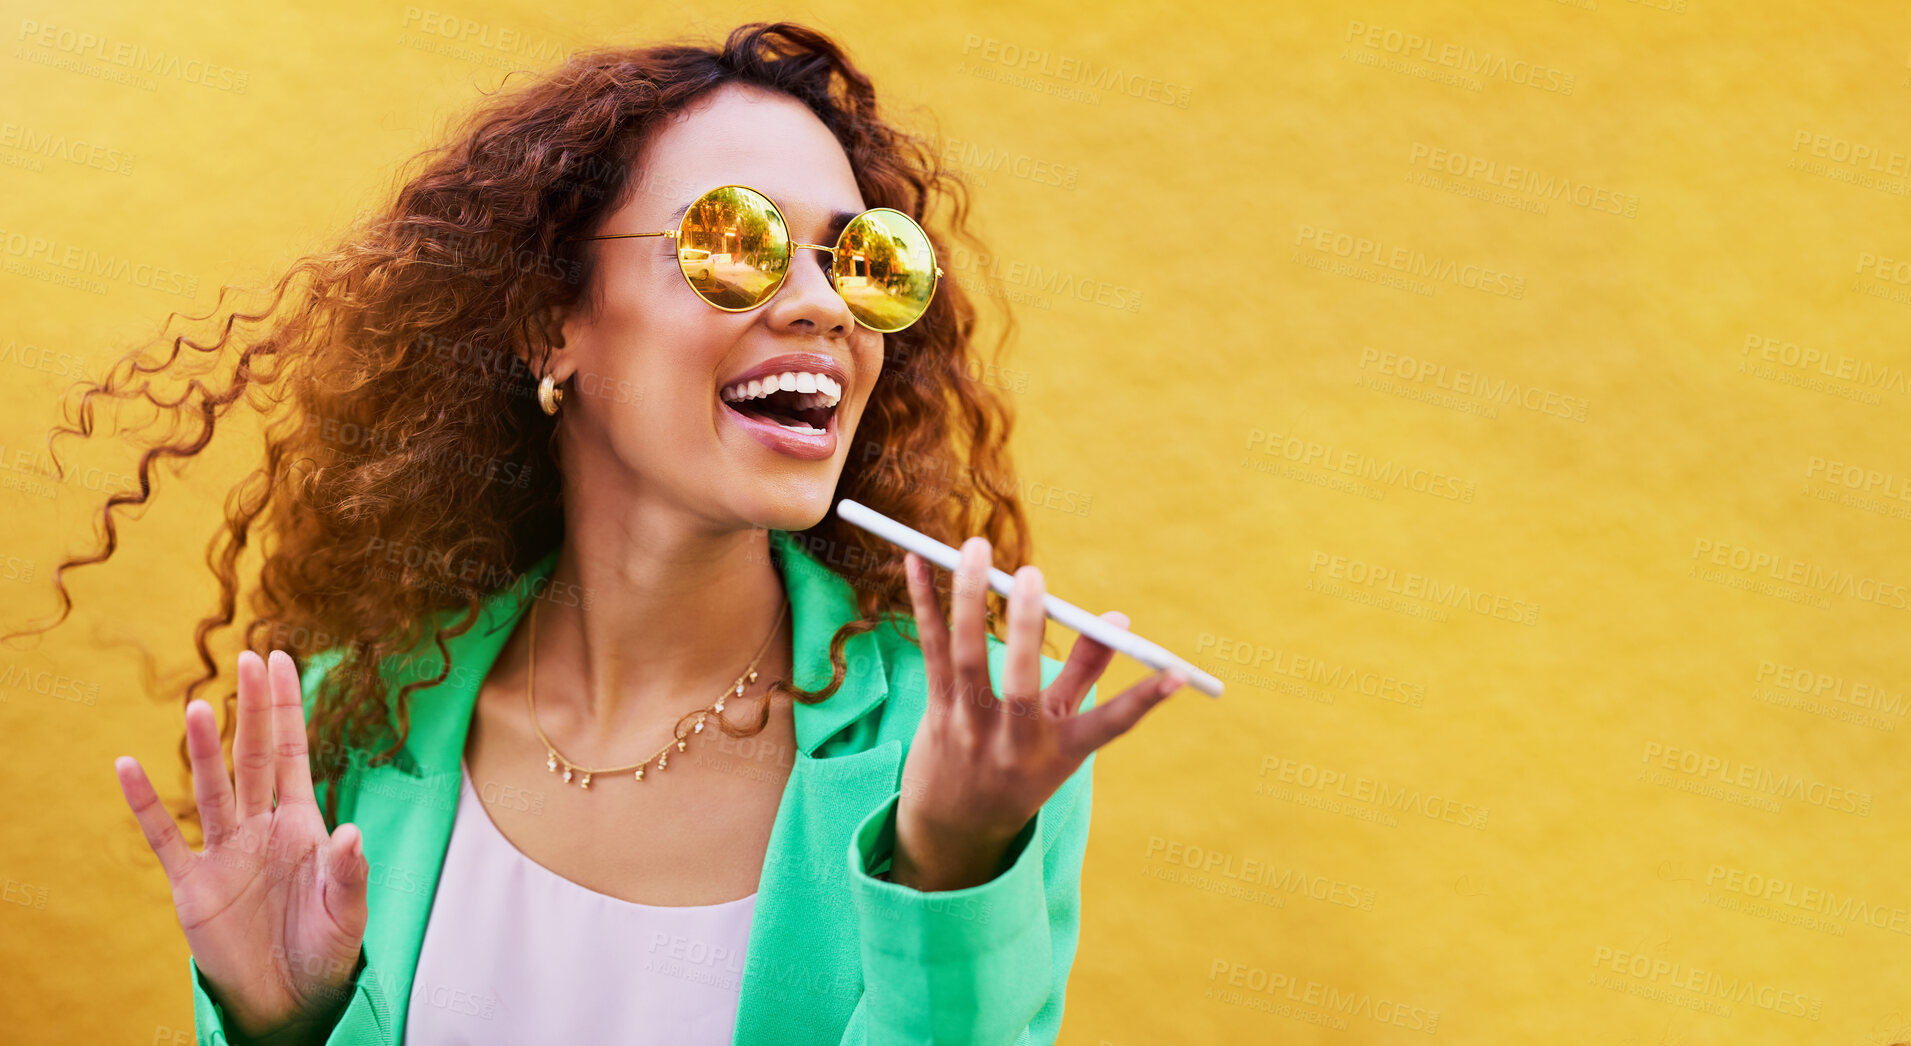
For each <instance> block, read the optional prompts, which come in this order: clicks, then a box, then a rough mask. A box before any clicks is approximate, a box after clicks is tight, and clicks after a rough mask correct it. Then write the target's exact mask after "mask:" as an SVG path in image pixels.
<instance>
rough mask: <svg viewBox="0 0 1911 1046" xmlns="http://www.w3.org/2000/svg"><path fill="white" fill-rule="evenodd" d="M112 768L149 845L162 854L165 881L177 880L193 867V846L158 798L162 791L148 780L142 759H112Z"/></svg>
mask: <svg viewBox="0 0 1911 1046" xmlns="http://www.w3.org/2000/svg"><path fill="white" fill-rule="evenodd" d="M113 772H114V773H115V774H117V775H118V776H119V790H120V794H122V795H124V796H125V797H126V805H127V806H129V807H131V808H132V811H133V816H134V817H136V818H138V819H139V827H140V830H141V831H142V832H145V833H146V845H147V846H150V847H152V849H153V855H154V856H156V857H158V858H159V866H160V867H161V868H163V869H165V871H166V881H167V882H169V883H176V882H178V881H179V880H180V879H181V878H183V877H184V876H185V874H186V873H187V872H188V871H191V870H192V862H193V853H192V847H190V846H187V845H186V840H185V839H183V838H181V837H180V835H179V823H178V822H177V821H174V820H173V815H172V813H171V812H170V811H168V810H167V809H166V804H164V803H162V802H160V801H159V793H157V792H155V791H153V783H152V782H151V781H148V780H146V768H145V767H143V766H140V765H139V760H137V759H134V758H133V757H132V756H130V755H123V756H120V757H119V758H118V759H115V760H113Z"/></svg>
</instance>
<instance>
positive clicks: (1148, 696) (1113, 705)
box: [1065, 672, 1187, 758]
mask: <svg viewBox="0 0 1911 1046" xmlns="http://www.w3.org/2000/svg"><path fill="white" fill-rule="evenodd" d="M1185 683H1187V679H1185V678H1184V677H1183V676H1182V675H1181V673H1179V672H1161V673H1157V674H1155V675H1152V676H1149V677H1148V678H1146V679H1144V680H1142V681H1141V682H1139V683H1136V684H1135V685H1134V686H1131V687H1129V688H1128V689H1126V690H1123V691H1122V692H1121V693H1120V694H1117V695H1116V696H1115V698H1114V700H1112V701H1104V702H1102V703H1101V704H1098V705H1096V706H1095V707H1093V708H1091V709H1089V710H1088V711H1086V712H1083V713H1082V714H1081V715H1078V716H1075V717H1074V718H1072V719H1069V720H1067V721H1066V723H1067V726H1066V727H1065V729H1067V730H1068V732H1069V733H1068V735H1067V736H1068V743H1070V744H1072V745H1073V746H1074V750H1075V751H1076V752H1078V753H1080V755H1081V756H1082V757H1083V758H1087V756H1088V753H1090V752H1093V751H1094V750H1095V749H1097V748H1100V747H1101V746H1103V745H1105V744H1107V743H1108V742H1110V741H1113V740H1114V739H1115V738H1117V737H1120V736H1121V735H1123V734H1125V733H1127V732H1128V729H1129V728H1130V727H1132V726H1134V725H1135V724H1136V723H1138V722H1140V721H1141V717H1142V716H1144V715H1147V714H1148V712H1149V711H1150V710H1152V709H1153V708H1154V707H1155V706H1156V705H1158V704H1160V703H1161V702H1163V701H1165V700H1167V699H1168V696H1169V695H1170V694H1173V693H1174V692H1175V691H1176V690H1179V689H1181V687H1182V685H1183V684H1185Z"/></svg>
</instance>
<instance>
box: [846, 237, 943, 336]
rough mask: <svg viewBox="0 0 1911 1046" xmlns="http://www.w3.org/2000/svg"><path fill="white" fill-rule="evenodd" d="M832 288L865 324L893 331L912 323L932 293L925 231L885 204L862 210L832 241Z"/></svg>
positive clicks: (931, 252)
mask: <svg viewBox="0 0 1911 1046" xmlns="http://www.w3.org/2000/svg"><path fill="white" fill-rule="evenodd" d="M831 276H832V279H833V280H834V282H835V284H836V292H837V293H838V294H841V295H842V296H843V300H844V301H846V302H848V303H849V311H850V312H851V313H852V314H853V315H855V317H856V319H857V320H859V321H860V322H861V323H862V324H863V325H864V326H866V327H870V328H872V329H874V330H879V331H882V332H884V333H893V332H895V331H899V330H901V329H903V328H904V327H907V326H909V325H910V324H912V323H914V322H916V319H917V318H918V317H920V316H921V315H922V313H923V310H924V309H927V308H928V307H929V299H930V298H932V297H933V296H934V295H935V293H936V252H935V248H934V247H932V246H930V244H929V234H928V233H925V232H923V231H922V227H921V226H920V225H917V224H916V223H915V221H914V220H913V219H911V218H910V217H909V216H908V215H906V214H904V213H902V212H901V211H898V210H893V209H891V208H888V207H878V208H876V209H874V210H869V211H864V212H863V213H861V214H859V215H857V216H856V218H855V219H854V220H853V221H851V222H850V223H849V224H848V225H847V226H845V227H844V228H843V235H842V236H841V237H839V238H838V239H837V241H836V257H835V261H834V263H833V265H832V269H831Z"/></svg>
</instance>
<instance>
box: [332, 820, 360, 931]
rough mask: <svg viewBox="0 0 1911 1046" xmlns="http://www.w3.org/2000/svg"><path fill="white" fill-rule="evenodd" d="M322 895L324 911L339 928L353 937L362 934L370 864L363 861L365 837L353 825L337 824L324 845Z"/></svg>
mask: <svg viewBox="0 0 1911 1046" xmlns="http://www.w3.org/2000/svg"><path fill="white" fill-rule="evenodd" d="M326 851H327V852H326V855H325V883H324V891H325V892H324V897H323V898H322V900H323V901H324V904H325V911H326V914H328V915H330V916H331V917H332V921H333V922H334V923H337V924H338V927H339V929H341V930H343V931H345V932H346V933H348V934H350V935H352V936H353V937H355V938H361V939H362V938H363V937H364V934H365V922H366V907H365V884H366V882H367V881H368V880H369V879H370V872H371V865H370V863H369V862H367V861H366V860H365V837H364V836H363V835H361V834H360V833H359V830H358V826H357V825H355V824H349V823H348V824H342V825H339V826H338V827H337V828H336V829H334V830H333V832H332V841H331V845H330V846H328V847H326Z"/></svg>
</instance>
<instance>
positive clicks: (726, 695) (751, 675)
mask: <svg viewBox="0 0 1911 1046" xmlns="http://www.w3.org/2000/svg"><path fill="white" fill-rule="evenodd" d="M789 605H790V603H789V600H788V599H787V598H785V599H784V600H783V606H782V608H781V609H779V610H777V612H776V624H774V625H771V626H770V634H769V636H768V637H767V638H765V639H764V640H763V645H762V646H761V647H759V648H757V652H756V656H755V657H753V658H751V659H750V667H748V668H746V669H744V670H743V674H742V675H740V676H738V677H737V681H736V682H735V683H733V684H731V685H730V686H727V687H725V688H724V690H723V696H722V697H719V698H717V700H716V703H715V704H713V705H710V706H708V707H707V708H703V709H700V710H698V712H697V722H696V726H695V728H694V729H692V730H691V731H690V733H691V734H700V733H703V721H704V719H705V718H706V717H708V716H711V715H715V716H716V717H717V718H718V719H722V718H723V702H725V701H726V700H728V699H730V698H731V697H742V696H743V688H744V687H745V686H746V685H748V684H750V683H754V682H756V666H757V664H758V663H759V662H761V661H762V660H763V653H764V651H766V650H768V649H769V648H770V642H771V641H772V640H774V639H775V638H776V630H777V628H778V627H780V626H781V625H782V624H783V614H784V612H785V611H787V610H788V609H789ZM529 641H530V643H529V645H530V665H529V667H528V668H527V669H526V671H525V678H524V699H525V701H526V703H528V704H529V705H530V707H531V729H533V730H535V731H537V738H538V740H540V741H542V742H544V749H545V751H546V753H547V754H548V758H547V759H545V761H544V768H545V769H546V770H549V771H551V772H552V773H556V772H557V764H558V763H560V762H561V763H563V764H564V783H565V784H570V783H571V775H572V773H573V772H576V773H579V774H582V775H583V779H582V780H581V781H580V782H579V783H578V787H580V788H589V787H590V786H591V776H592V775H593V774H621V773H623V772H624V771H626V770H632V769H634V770H636V771H637V774H636V777H637V780H639V781H642V780H643V779H644V767H646V766H649V765H650V762H651V760H652V759H654V760H656V761H657V769H659V770H665V769H668V768H669V767H670V749H671V748H672V747H673V746H674V747H675V748H676V749H677V751H679V752H681V751H683V750H684V743H685V741H687V740H688V739H689V736H690V734H686V733H683V732H682V731H683V721H682V719H679V720H678V722H677V731H678V733H677V737H676V740H675V741H673V742H671V743H669V744H666V745H664V746H663V747H662V748H660V749H658V750H657V751H656V753H655V754H653V755H652V756H651V757H650V759H646V760H644V761H643V762H641V763H632V764H630V765H629V766H613V767H609V768H607V769H602V770H593V769H589V768H587V767H583V766H579V765H578V764H576V763H573V762H571V761H570V760H569V759H566V758H565V757H564V755H563V754H562V753H561V752H559V751H558V750H557V746H556V745H554V744H552V743H551V739H550V738H548V737H545V736H544V728H543V727H541V726H539V725H538V722H537V696H536V685H535V684H536V680H537V603H536V602H535V601H534V602H532V604H531V623H530V635H529Z"/></svg>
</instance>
